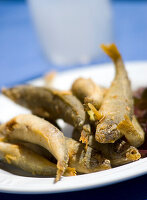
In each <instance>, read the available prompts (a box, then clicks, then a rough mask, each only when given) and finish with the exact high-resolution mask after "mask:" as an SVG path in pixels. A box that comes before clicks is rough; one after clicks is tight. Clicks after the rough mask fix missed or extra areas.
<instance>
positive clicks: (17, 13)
mask: <svg viewBox="0 0 147 200" xmlns="http://www.w3.org/2000/svg"><path fill="white" fill-rule="evenodd" d="M112 8H113V11H114V12H113V14H114V39H115V42H116V44H117V45H118V47H119V49H120V51H121V52H122V55H123V57H124V59H125V60H147V2H145V1H141V2H140V1H137V2H134V3H131V2H127V1H125V2H117V1H116V2H113V3H112ZM107 61H109V60H108V59H107V57H102V58H101V59H98V60H95V61H93V63H102V62H107ZM93 63H92V64H93ZM73 67H78V66H73ZM73 67H68V68H73ZM51 69H56V70H59V69H60V70H65V69H67V67H64V66H63V67H60V68H59V67H57V66H54V65H52V64H51V63H49V62H48V61H47V60H46V58H45V57H44V55H43V54H42V51H41V49H40V46H39V43H38V40H37V38H36V34H35V31H34V29H33V26H32V23H31V20H30V15H29V9H28V7H27V4H26V2H25V1H16V0H15V1H13V0H12V1H10V0H9V1H8V0H0V87H2V86H4V85H5V86H10V85H12V84H17V83H20V82H23V81H25V80H28V79H31V78H34V77H37V76H40V75H42V74H43V73H45V72H46V71H49V70H51Z"/></svg>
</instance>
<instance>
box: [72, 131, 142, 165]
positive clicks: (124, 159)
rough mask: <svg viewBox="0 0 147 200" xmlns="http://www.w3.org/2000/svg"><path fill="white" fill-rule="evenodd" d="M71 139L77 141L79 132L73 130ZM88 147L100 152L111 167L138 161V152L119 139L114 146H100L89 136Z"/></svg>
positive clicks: (100, 144) (109, 144)
mask: <svg viewBox="0 0 147 200" xmlns="http://www.w3.org/2000/svg"><path fill="white" fill-rule="evenodd" d="M72 137H73V139H75V140H77V141H78V140H79V137H80V132H79V131H78V130H76V129H74V131H73V134H72ZM88 141H89V143H88V146H90V147H91V148H93V149H95V150H97V151H99V152H101V154H102V155H103V156H104V157H105V158H107V159H109V160H110V162H111V165H112V167H116V166H119V165H123V164H126V163H130V162H133V161H135V160H138V159H140V157H141V155H140V153H139V151H138V150H137V149H136V148H135V147H133V146H131V145H130V144H129V143H128V142H126V141H124V140H122V139H120V140H118V141H116V142H115V143H114V144H111V143H108V144H102V143H99V142H97V141H96V140H95V137H94V135H89V140H88Z"/></svg>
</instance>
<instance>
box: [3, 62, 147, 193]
mask: <svg viewBox="0 0 147 200" xmlns="http://www.w3.org/2000/svg"><path fill="white" fill-rule="evenodd" d="M125 64H126V65H130V64H131V65H133V64H134V65H147V61H133V62H131V61H129V62H125ZM110 66H112V63H101V64H94V65H88V66H85V67H84V68H83V67H82V68H75V69H68V70H64V71H60V72H59V73H58V74H57V76H60V75H61V76H62V75H64V74H67V73H71V72H78V71H84V70H85V69H86V70H88V68H96V67H97V68H98V69H100V68H103V67H105V68H106V67H110ZM38 79H40V78H35V79H33V80H31V81H29V83H30V82H32V83H33V82H35V81H37V80H38ZM0 97H1V94H0ZM142 160H143V162H144V163H146V164H147V158H142V159H140V160H139V161H135V162H132V163H129V164H126V165H123V166H119V167H117V168H113V169H110V170H115V169H120V168H123V167H124V166H131V165H133V164H134V163H138V162H140V161H141V162H142ZM136 165H137V164H136ZM106 171H107V170H106ZM106 171H103V172H106ZM120 172H121V171H119V172H118V173H120ZM97 173H102V172H95V173H92V174H97ZM146 173H147V170H144V171H140V172H139V173H137V174H135V171H134V174H131V175H130V176H128V175H127V174H126V175H125V176H123V177H122V178H120V179H119V178H117V179H113V180H111V181H107V182H104V183H101V184H100V185H99V183H97V184H94V185H87V186H80V187H73V188H66V189H62V188H61V189H54V190H53V191H50V190H49V188H46V189H42V188H41V190H40V191H38V190H37V191H36V190H35V188H33V189H32V188H31V189H30V191H28V189H26V190H25V188H24V189H22V188H19V189H14V188H13V187H11V188H6V187H5V186H4V187H1V185H0V192H5V193H15V194H16V193H17V194H51V193H52V194H53V193H64V192H72V191H80V190H87V189H92V188H99V187H103V186H107V185H111V184H115V183H118V182H122V181H125V180H129V179H132V178H136V177H138V176H141V175H144V174H146ZM87 175H91V174H86V175H80V176H87ZM25 178H27V177H25ZM69 178H74V177H68V179H69ZM63 179H66V177H64V178H63ZM37 189H38V188H37Z"/></svg>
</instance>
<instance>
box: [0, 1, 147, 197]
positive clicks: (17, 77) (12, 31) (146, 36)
mask: <svg viewBox="0 0 147 200" xmlns="http://www.w3.org/2000/svg"><path fill="white" fill-rule="evenodd" d="M112 7H113V11H114V34H115V35H114V38H115V42H116V43H117V45H118V46H119V49H120V51H121V52H122V54H123V57H124V59H125V60H147V2H146V1H141V2H140V1H138V2H127V1H125V2H113V4H112ZM107 61H108V60H107V58H106V57H102V58H101V59H99V60H95V61H93V62H92V64H95V63H102V62H107ZM74 67H77V66H72V67H69V68H74ZM81 67H82V66H81ZM51 69H56V70H66V67H64V66H62V67H61V68H59V67H57V66H54V65H53V64H51V63H49V62H48V61H47V60H46V58H45V57H44V55H43V54H42V51H41V50H40V46H39V44H38V40H37V38H36V35H35V31H34V29H33V26H32V24H31V20H30V15H29V10H28V7H27V4H26V2H25V1H10V0H9V1H7V0H5V1H4V0H3V1H1V0H0V87H2V86H11V85H14V84H17V83H22V82H24V81H26V80H29V79H31V78H34V77H38V76H40V75H42V74H44V73H45V72H46V71H49V70H51ZM78 197H79V198H82V199H90V198H96V199H100V200H103V199H108V198H109V199H137V200H140V199H147V176H142V177H139V178H136V179H132V180H129V181H125V182H123V183H118V184H115V185H112V186H107V187H104V188H99V189H93V190H87V191H81V192H73V193H66V194H56V195H36V196H31V195H29V196H22V195H14V194H13V195H10V194H9V195H8V194H0V200H5V199H26V198H27V199H32V198H36V199H42V200H43V199H47V198H51V199H78Z"/></svg>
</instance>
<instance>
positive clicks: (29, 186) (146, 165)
mask: <svg viewBox="0 0 147 200" xmlns="http://www.w3.org/2000/svg"><path fill="white" fill-rule="evenodd" d="M126 66H127V70H128V73H129V77H130V79H131V82H132V87H133V89H135V88H137V87H140V86H147V78H146V75H147V62H134V63H133V62H131V63H126ZM79 76H82V77H91V78H92V79H93V80H94V81H95V82H96V83H98V84H101V85H104V86H109V85H110V82H111V80H112V79H113V77H114V68H113V66H112V65H110V64H105V65H99V66H96V65H95V66H89V67H87V68H82V69H76V70H71V71H66V72H62V73H60V74H59V75H57V77H56V79H55V81H54V86H56V87H57V88H60V89H64V90H65V89H68V88H70V86H71V84H72V82H73V80H75V79H76V78H77V77H79ZM33 84H35V85H42V84H43V81H42V80H41V79H37V80H34V81H33ZM0 108H1V109H0V111H1V115H0V121H1V122H5V121H7V120H9V119H10V118H11V117H13V116H16V115H17V114H20V113H26V112H28V110H26V109H24V108H21V107H20V106H17V105H15V104H14V103H12V102H11V101H10V100H8V99H7V98H5V97H4V96H2V95H1V96H0ZM61 125H62V127H63V130H64V133H65V135H70V133H71V127H70V126H66V125H65V124H64V123H61ZM10 171H13V172H15V173H16V174H20V173H21V171H19V170H16V169H15V168H11V169H10ZM145 173H147V158H144V159H140V160H139V161H136V162H133V163H130V164H126V165H124V166H120V167H117V168H114V169H109V170H106V171H102V172H96V173H91V174H87V175H79V176H76V177H63V178H62V180H61V181H59V182H58V183H56V184H54V183H53V181H54V179H53V178H34V177H25V176H19V175H16V174H12V173H10V172H8V171H4V170H2V169H1V170H0V191H1V192H2V191H3V192H10V193H57V192H68V191H76V190H83V189H88V188H95V187H102V186H104V185H108V184H112V183H116V182H120V181H123V180H127V179H130V178H134V177H137V176H140V175H142V174H145Z"/></svg>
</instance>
